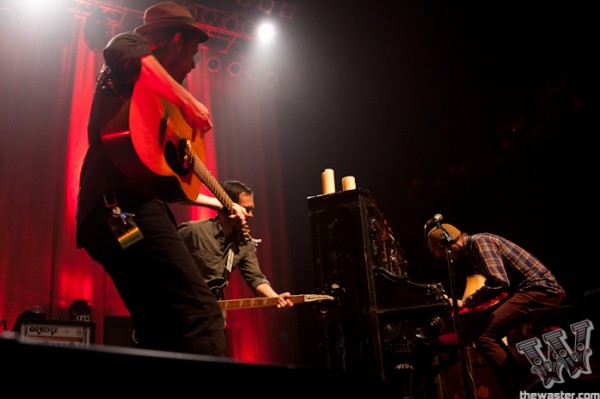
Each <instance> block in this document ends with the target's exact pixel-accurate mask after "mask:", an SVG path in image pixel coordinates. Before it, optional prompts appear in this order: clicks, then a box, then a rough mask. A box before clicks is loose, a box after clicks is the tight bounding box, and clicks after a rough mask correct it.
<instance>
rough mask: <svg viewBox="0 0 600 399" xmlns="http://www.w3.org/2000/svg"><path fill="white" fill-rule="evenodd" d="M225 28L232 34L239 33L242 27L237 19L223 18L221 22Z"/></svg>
mask: <svg viewBox="0 0 600 399" xmlns="http://www.w3.org/2000/svg"><path fill="white" fill-rule="evenodd" d="M221 23H222V24H223V27H224V28H225V29H227V30H229V31H231V32H237V31H238V29H239V27H240V21H238V19H237V18H236V17H231V16H230V17H227V18H223V20H222V21H221Z"/></svg>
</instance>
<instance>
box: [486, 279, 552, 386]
mask: <svg viewBox="0 0 600 399" xmlns="http://www.w3.org/2000/svg"><path fill="white" fill-rule="evenodd" d="M561 302H562V298H561V297H560V296H559V295H554V294H547V293H546V292H544V291H540V290H532V291H527V292H517V293H515V294H514V295H513V296H512V297H510V298H509V299H508V300H507V301H506V302H504V303H502V304H501V305H500V306H499V307H498V308H497V309H496V310H494V311H493V312H492V313H491V314H490V315H488V316H487V317H486V318H485V320H483V321H482V322H481V324H480V325H479V326H478V331H477V332H476V333H475V343H476V344H477V348H478V349H479V351H480V352H481V354H482V355H483V356H484V357H485V358H486V359H487V361H488V362H489V363H490V366H491V367H492V369H493V370H494V371H495V372H496V374H497V376H498V378H499V380H500V381H499V382H500V384H501V386H502V387H503V388H504V389H505V391H506V393H507V396H508V397H514V396H516V395H517V394H518V392H519V390H521V389H524V387H525V386H524V385H525V384H526V381H527V380H529V379H530V377H531V376H532V375H531V371H530V370H528V368H523V367H522V363H521V362H519V361H518V359H517V358H516V356H515V352H514V351H511V350H510V349H509V348H508V347H506V346H505V345H504V343H503V342H502V338H503V337H505V336H507V335H508V334H509V332H510V331H511V330H512V329H514V328H517V327H518V326H519V325H521V324H523V323H527V322H529V321H530V316H529V310H530V309H536V308H542V307H558V306H560V305H561Z"/></svg>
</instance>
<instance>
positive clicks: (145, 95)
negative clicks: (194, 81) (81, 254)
mask: <svg viewBox="0 0 600 399" xmlns="http://www.w3.org/2000/svg"><path fill="white" fill-rule="evenodd" d="M101 139H102V142H103V144H104V146H105V148H106V150H107V153H108V156H109V158H110V160H111V161H112V162H113V163H114V164H115V165H116V166H117V168H118V169H119V170H120V171H121V172H122V173H123V174H125V175H127V176H130V177H132V178H135V179H141V180H145V181H147V182H148V184H151V185H152V186H153V187H155V189H156V191H157V192H158V193H159V196H160V197H161V199H163V200H165V201H168V202H188V201H194V200H195V199H196V198H197V197H198V195H199V194H200V189H201V188H202V184H204V185H205V186H206V187H207V188H208V189H209V190H210V192H211V193H213V195H214V196H215V198H217V199H218V200H219V201H220V202H221V204H223V206H224V207H225V209H227V210H228V211H229V212H230V213H233V201H232V200H231V198H230V197H229V195H227V193H226V192H225V190H224V189H223V187H222V186H221V184H220V183H219V182H218V181H217V179H215V177H214V176H213V175H212V173H211V172H210V170H209V169H208V168H207V167H206V165H205V164H204V159H205V148H204V133H202V132H200V131H199V130H195V129H192V128H191V127H190V126H189V125H188V123H187V121H186V120H185V118H184V117H183V115H182V113H181V110H180V109H179V107H177V106H175V105H174V104H172V103H170V102H168V101H166V100H165V99H163V98H161V97H159V96H157V95H156V94H155V93H153V92H152V91H150V90H148V89H146V88H145V87H144V86H141V85H136V86H135V87H134V90H133V96H132V98H131V101H130V102H129V103H127V104H126V106H125V107H124V108H123V109H122V110H121V111H120V112H119V114H118V115H117V116H116V117H115V118H113V121H111V123H109V124H108V125H107V126H106V128H105V129H103V132H102V135H101ZM242 235H243V237H242V240H243V241H244V242H248V241H250V242H252V243H255V242H254V240H253V239H252V237H251V236H250V230H249V229H248V226H247V225H246V226H244V228H243V231H242Z"/></svg>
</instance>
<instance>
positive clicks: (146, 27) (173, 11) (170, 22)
mask: <svg viewBox="0 0 600 399" xmlns="http://www.w3.org/2000/svg"><path fill="white" fill-rule="evenodd" d="M170 26H173V27H181V28H188V29H191V30H193V31H195V32H197V33H198V35H199V36H200V42H201V43H202V42H205V41H207V40H208V34H206V32H205V31H204V30H202V28H200V24H199V23H198V22H197V21H196V20H195V19H194V17H193V16H192V13H191V12H190V10H189V9H187V8H186V7H184V6H182V5H179V4H177V3H175V2H172V1H165V2H162V3H158V4H155V5H153V6H152V7H149V8H147V9H146V11H145V12H144V24H143V25H141V26H138V27H137V28H135V29H134V30H133V31H134V32H135V33H139V34H140V35H143V34H144V33H146V32H150V31H153V30H156V29H159V28H166V27H170Z"/></svg>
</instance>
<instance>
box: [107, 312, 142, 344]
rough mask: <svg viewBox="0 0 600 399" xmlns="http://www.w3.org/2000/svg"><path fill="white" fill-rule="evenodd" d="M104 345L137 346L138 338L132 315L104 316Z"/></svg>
mask: <svg viewBox="0 0 600 399" xmlns="http://www.w3.org/2000/svg"><path fill="white" fill-rule="evenodd" d="M104 345H112V346H126V347H132V348H135V347H137V338H136V336H135V330H134V328H133V323H132V321H131V317H129V316H106V317H104Z"/></svg>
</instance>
